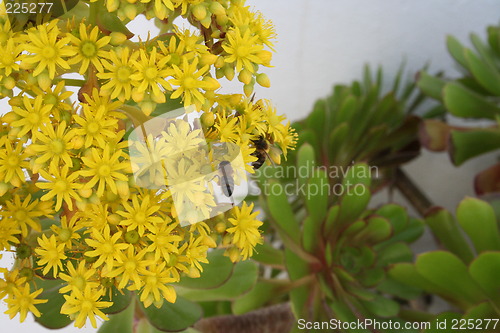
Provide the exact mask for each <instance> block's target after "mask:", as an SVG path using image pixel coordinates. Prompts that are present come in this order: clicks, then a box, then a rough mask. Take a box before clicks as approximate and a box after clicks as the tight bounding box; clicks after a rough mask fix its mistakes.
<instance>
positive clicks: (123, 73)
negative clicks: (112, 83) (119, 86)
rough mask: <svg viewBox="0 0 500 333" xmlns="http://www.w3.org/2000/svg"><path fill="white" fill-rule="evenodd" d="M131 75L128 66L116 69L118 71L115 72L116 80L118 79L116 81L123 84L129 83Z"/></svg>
mask: <svg viewBox="0 0 500 333" xmlns="http://www.w3.org/2000/svg"><path fill="white" fill-rule="evenodd" d="M131 74H132V73H131V71H130V68H129V67H128V66H122V67H120V68H118V70H117V71H116V78H117V79H118V81H120V82H122V83H125V82H128V81H130V75H131Z"/></svg>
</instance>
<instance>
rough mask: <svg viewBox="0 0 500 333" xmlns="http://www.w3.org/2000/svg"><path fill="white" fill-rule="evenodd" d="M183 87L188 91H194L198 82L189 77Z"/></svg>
mask: <svg viewBox="0 0 500 333" xmlns="http://www.w3.org/2000/svg"><path fill="white" fill-rule="evenodd" d="M183 86H184V88H186V89H192V88H194V87H195V86H196V80H195V79H194V78H193V77H191V76H188V77H187V78H185V79H184V82H183Z"/></svg>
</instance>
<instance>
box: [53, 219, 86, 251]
mask: <svg viewBox="0 0 500 333" xmlns="http://www.w3.org/2000/svg"><path fill="white" fill-rule="evenodd" d="M78 221H79V214H75V215H73V216H72V217H71V218H70V219H69V221H68V217H67V216H66V215H64V216H62V217H61V221H60V222H61V225H60V226H58V225H55V224H53V225H51V226H50V229H51V230H52V231H53V232H54V233H55V234H56V235H57V237H58V239H59V241H60V242H62V243H63V244H64V245H65V246H66V247H67V248H71V247H72V246H73V240H76V239H80V235H79V234H78V233H77V231H78V230H79V229H81V228H82V226H81V225H80V224H79V223H78Z"/></svg>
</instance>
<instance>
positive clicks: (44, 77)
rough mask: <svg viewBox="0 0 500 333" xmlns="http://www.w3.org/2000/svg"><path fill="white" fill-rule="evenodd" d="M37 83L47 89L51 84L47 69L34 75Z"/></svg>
mask: <svg viewBox="0 0 500 333" xmlns="http://www.w3.org/2000/svg"><path fill="white" fill-rule="evenodd" d="M36 79H37V82H38V85H39V86H40V88H42V90H48V89H49V88H50V86H51V85H52V80H51V79H50V77H49V73H47V71H43V72H41V73H40V74H38V76H37V77H36Z"/></svg>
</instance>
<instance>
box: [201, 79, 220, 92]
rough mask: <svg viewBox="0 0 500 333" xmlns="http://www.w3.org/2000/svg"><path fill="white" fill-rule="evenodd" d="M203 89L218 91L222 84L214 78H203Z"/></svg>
mask: <svg viewBox="0 0 500 333" xmlns="http://www.w3.org/2000/svg"><path fill="white" fill-rule="evenodd" d="M203 83H204V85H203V89H205V90H209V91H210V90H212V91H213V90H217V89H219V88H220V83H219V81H217V80H216V79H214V78H213V77H210V76H205V77H204V78H203Z"/></svg>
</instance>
